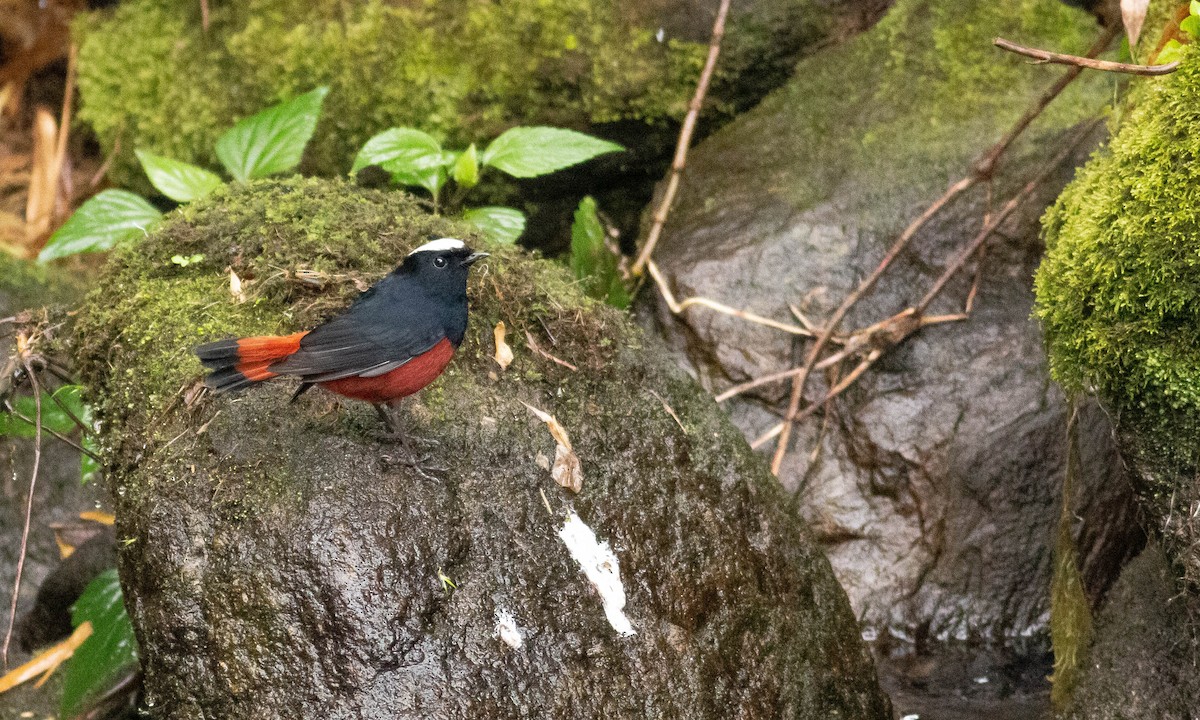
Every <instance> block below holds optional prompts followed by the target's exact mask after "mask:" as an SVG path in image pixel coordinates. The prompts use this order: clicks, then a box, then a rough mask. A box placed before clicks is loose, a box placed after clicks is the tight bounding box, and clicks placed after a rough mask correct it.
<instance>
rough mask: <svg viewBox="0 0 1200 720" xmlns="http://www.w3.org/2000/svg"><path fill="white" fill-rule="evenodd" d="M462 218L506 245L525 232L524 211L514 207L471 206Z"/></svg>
mask: <svg viewBox="0 0 1200 720" xmlns="http://www.w3.org/2000/svg"><path fill="white" fill-rule="evenodd" d="M463 219H464V220H466V221H467V222H469V223H471V224H472V225H474V226H475V227H477V228H479V229H480V230H482V231H484V232H485V233H487V235H488V237H490V238H492V239H493V240H495V241H497V242H502V243H505V244H508V245H511V244H512V243H515V242H516V241H517V238H519V237H521V233H523V232H525V213H523V212H521V211H520V210H517V209H516V208H510V207H500V206H495V205H493V206H489V207H481V208H472V209H471V210H468V211H466V212H465V213H463Z"/></svg>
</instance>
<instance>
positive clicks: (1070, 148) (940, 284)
mask: <svg viewBox="0 0 1200 720" xmlns="http://www.w3.org/2000/svg"><path fill="white" fill-rule="evenodd" d="M1099 123H1100V119H1096V120H1093V121H1092V122H1090V123H1088V124H1087V125H1086V126H1084V127H1083V128H1082V129H1081V130H1080V131H1079V132H1078V133H1076V136H1075V137H1074V138H1072V140H1071V142H1069V143H1067V146H1066V147H1064V148H1063V149H1062V150H1060V151H1059V153H1058V154H1057V155H1055V156H1054V157H1053V158H1051V160H1050V162H1048V163H1046V164H1045V165H1044V166H1043V167H1042V169H1041V170H1040V171H1039V172H1038V174H1037V175H1036V176H1035V177H1034V178H1033V179H1032V180H1030V181H1029V182H1027V183H1025V187H1023V188H1021V190H1020V192H1018V193H1017V194H1016V195H1014V196H1013V197H1012V198H1010V199H1009V201H1008V202H1006V203H1005V204H1004V207H1002V208H1000V211H999V212H997V213H996V214H995V215H993V216H992V219H991V220H989V221H988V223H987V225H984V226H983V229H982V230H980V231H979V234H978V235H976V236H975V238H974V239H973V240H971V242H970V243H969V244H967V245H966V246H965V247H964V248H962V250H960V251H959V252H958V255H956V256H955V257H954V259H953V260H951V261H950V263H949V264H948V265H946V269H945V270H943V271H942V274H941V277H939V278H938V279H937V281H936V282H934V284H933V287H931V288H930V289H929V292H927V293H925V297H923V298H921V302H919V303H917V305H916V311H917V314H918V315H922V314H924V313H925V310H926V308H928V307H929V304H930V303H932V302H933V300H934V298H936V297H937V296H938V294H939V293H940V292H941V291H942V288H944V287H945V286H946V283H948V282H950V278H952V277H954V275H955V274H957V273H958V271H959V270H961V269H962V267H963V265H965V264H966V262H967V260H969V259H970V258H971V256H972V255H974V254H975V252H976V251H978V250H979V248H980V247H982V246H983V244H984V243H985V242H987V240H988V238H989V237H991V236H992V233H994V232H995V231H996V229H997V228H999V227H1000V225H1001V224H1002V223H1003V222H1004V221H1005V220H1007V219H1008V216H1009V215H1011V214H1012V213H1013V211H1014V210H1016V209H1017V208H1018V207H1019V206H1020V205H1021V203H1023V202H1024V201H1025V200H1026V198H1028V197H1029V196H1030V195H1032V194H1033V191H1034V190H1036V189H1037V188H1038V186H1039V185H1041V184H1042V183H1044V182H1045V181H1046V178H1048V177H1050V175H1051V174H1052V173H1053V172H1054V171H1055V170H1057V169H1058V167H1059V165H1062V163H1063V161H1065V160H1066V159H1067V158H1068V157H1069V156H1070V155H1071V153H1072V152H1074V151H1075V148H1077V147H1078V146H1079V144H1080V143H1081V142H1083V141H1084V139H1086V138H1087V136H1088V135H1089V134H1091V132H1092V130H1093V129H1095V127H1096V125H1098V124H1099Z"/></svg>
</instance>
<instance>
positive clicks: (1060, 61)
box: [992, 38, 1179, 76]
mask: <svg viewBox="0 0 1200 720" xmlns="http://www.w3.org/2000/svg"><path fill="white" fill-rule="evenodd" d="M992 44H993V45H995V46H996V47H998V48H1000V49H1001V50H1007V51H1009V52H1012V53H1016V54H1018V55H1024V56H1025V57H1030V58H1033V59H1034V60H1037V61H1038V62H1039V63H1055V64H1057V65H1074V66H1076V67H1080V68H1088V69H1091V70H1102V71H1104V72H1115V73H1126V74H1128V75H1143V76H1155V75H1169V74H1171V73H1173V72H1175V71H1176V70H1177V69H1179V61H1178V60H1176V61H1175V62H1169V63H1166V64H1165V65H1135V64H1132V63H1119V62H1109V61H1108V60H1095V59H1093V58H1086V57H1079V56H1078V55H1063V54H1062V53H1056V52H1050V51H1049V50H1039V49H1037V48H1031V47H1025V46H1024V45H1018V44H1016V43H1015V42H1010V41H1008V40H1005V39H1004V38H996V39H994V40H992Z"/></svg>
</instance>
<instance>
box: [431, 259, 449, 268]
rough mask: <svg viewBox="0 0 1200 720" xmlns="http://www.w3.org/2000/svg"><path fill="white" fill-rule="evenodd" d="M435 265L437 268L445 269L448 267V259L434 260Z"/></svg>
mask: <svg viewBox="0 0 1200 720" xmlns="http://www.w3.org/2000/svg"><path fill="white" fill-rule="evenodd" d="M433 264H434V266H435V267H440V268H444V267H446V258H444V257H436V258H434V259H433Z"/></svg>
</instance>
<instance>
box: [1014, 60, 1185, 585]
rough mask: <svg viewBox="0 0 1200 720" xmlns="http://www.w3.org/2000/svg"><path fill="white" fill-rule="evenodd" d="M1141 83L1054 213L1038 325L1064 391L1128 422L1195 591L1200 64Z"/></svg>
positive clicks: (1132, 449) (1154, 514) (1127, 442)
mask: <svg viewBox="0 0 1200 720" xmlns="http://www.w3.org/2000/svg"><path fill="white" fill-rule="evenodd" d="M1135 82H1136V83H1137V84H1136V87H1135V89H1134V90H1133V92H1132V93H1131V94H1130V97H1129V98H1128V104H1127V111H1126V112H1125V113H1123V115H1122V117H1121V121H1120V125H1119V130H1118V131H1117V132H1116V134H1115V135H1114V136H1113V138H1112V141H1111V142H1110V143H1109V144H1108V146H1107V147H1106V148H1104V149H1102V150H1101V151H1099V152H1098V153H1097V154H1096V155H1095V157H1094V158H1093V159H1092V161H1091V162H1090V163H1088V165H1087V166H1086V167H1085V168H1083V169H1082V170H1081V171H1080V172H1079V175H1078V177H1077V178H1076V180H1075V182H1073V183H1072V184H1071V185H1070V186H1069V187H1068V188H1067V189H1066V191H1065V192H1063V194H1062V196H1061V197H1060V198H1059V200H1058V202H1057V203H1056V204H1055V205H1054V207H1052V208H1051V209H1050V210H1049V212H1047V213H1046V216H1045V218H1044V226H1045V237H1046V246H1047V252H1046V258H1045V260H1044V261H1043V263H1042V265H1041V268H1040V269H1039V270H1038V273H1037V297H1038V311H1037V312H1038V316H1039V317H1040V318H1041V320H1042V323H1043V325H1044V326H1045V329H1046V338H1047V347H1048V350H1049V355H1050V367H1051V371H1052V372H1053V374H1054V377H1055V379H1057V380H1058V381H1059V382H1060V383H1062V384H1063V385H1064V386H1065V387H1066V388H1068V389H1069V390H1070V391H1072V392H1076V393H1080V392H1095V393H1096V394H1097V395H1099V397H1100V398H1101V399H1102V400H1103V401H1104V402H1105V403H1106V404H1107V405H1108V406H1109V407H1110V408H1111V409H1112V410H1113V411H1114V413H1113V414H1114V416H1115V417H1117V418H1118V424H1119V427H1120V430H1121V435H1122V438H1123V441H1124V449H1125V451H1126V452H1125V454H1126V456H1127V457H1128V458H1129V459H1130V460H1131V461H1132V464H1133V466H1134V467H1135V469H1136V470H1137V471H1138V474H1139V476H1140V479H1141V481H1142V482H1141V488H1142V491H1143V493H1142V494H1143V496H1144V498H1145V499H1146V500H1147V507H1148V508H1149V511H1150V516H1149V519H1150V525H1151V527H1153V528H1155V529H1156V530H1162V533H1163V546H1164V549H1165V550H1166V552H1167V553H1168V555H1170V556H1171V557H1173V558H1174V559H1175V560H1176V561H1178V562H1180V563H1181V565H1182V567H1183V569H1184V571H1185V573H1186V575H1187V577H1188V579H1189V580H1190V581H1191V582H1192V583H1193V584H1195V583H1200V552H1197V550H1196V548H1197V547H1200V523H1197V522H1196V520H1195V513H1194V511H1193V510H1194V508H1195V507H1196V506H1197V503H1200V481H1198V480H1197V478H1198V477H1200V442H1197V440H1198V439H1200V244H1198V243H1197V237H1198V236H1200V205H1198V204H1197V202H1196V189H1197V188H1198V187H1200V56H1198V55H1197V53H1196V52H1195V51H1190V52H1189V53H1188V54H1187V57H1186V59H1185V61H1184V63H1183V65H1182V66H1181V67H1180V69H1179V71H1178V72H1176V73H1174V74H1172V75H1169V76H1167V77H1164V78H1158V79H1147V80H1138V81H1135ZM1193 586H1194V587H1195V585H1193Z"/></svg>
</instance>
